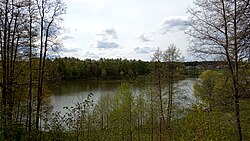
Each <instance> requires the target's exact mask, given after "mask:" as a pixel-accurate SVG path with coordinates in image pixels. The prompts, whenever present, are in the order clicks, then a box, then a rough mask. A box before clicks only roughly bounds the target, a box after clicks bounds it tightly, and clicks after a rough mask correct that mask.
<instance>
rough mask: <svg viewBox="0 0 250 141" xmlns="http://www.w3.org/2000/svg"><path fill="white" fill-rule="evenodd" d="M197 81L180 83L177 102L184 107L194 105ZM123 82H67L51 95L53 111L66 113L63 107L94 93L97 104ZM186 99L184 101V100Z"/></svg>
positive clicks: (53, 90)
mask: <svg viewBox="0 0 250 141" xmlns="http://www.w3.org/2000/svg"><path fill="white" fill-rule="evenodd" d="M195 80H196V79H192V78H188V79H185V80H182V81H180V82H178V85H179V86H180V90H181V92H182V94H181V98H180V95H176V98H175V99H176V100H175V101H176V102H178V103H180V104H184V105H189V104H192V103H193V102H194V101H195V98H194V96H193V84H194V82H195ZM120 84H121V81H103V80H91V81H89V80H87V81H86V80H74V81H66V82H64V83H62V84H61V85H60V86H58V87H53V89H52V94H51V97H50V98H51V105H53V111H62V112H63V111H64V109H63V107H71V106H74V104H75V103H77V102H81V101H84V100H85V99H86V97H87V95H88V94H90V93H93V94H94V97H93V100H94V102H95V103H96V102H97V101H98V99H99V98H100V96H101V95H105V94H111V95H113V94H115V93H116V90H117V88H118V87H119V86H120ZM138 89H141V88H134V89H133V93H137V92H138ZM183 93H184V95H183ZM183 99H184V100H183Z"/></svg>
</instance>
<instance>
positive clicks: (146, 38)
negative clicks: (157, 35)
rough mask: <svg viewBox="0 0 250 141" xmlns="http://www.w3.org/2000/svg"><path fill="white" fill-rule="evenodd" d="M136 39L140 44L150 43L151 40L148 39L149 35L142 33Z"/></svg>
mask: <svg viewBox="0 0 250 141" xmlns="http://www.w3.org/2000/svg"><path fill="white" fill-rule="evenodd" d="M138 39H139V40H140V41H141V42H149V41H152V39H151V38H150V37H149V35H147V34H145V33H143V34H141V36H139V37H138Z"/></svg>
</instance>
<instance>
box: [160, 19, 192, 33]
mask: <svg viewBox="0 0 250 141" xmlns="http://www.w3.org/2000/svg"><path fill="white" fill-rule="evenodd" d="M187 20H188V18H187V17H186V16H183V17H181V16H176V17H167V18H165V19H164V20H163V21H162V27H161V33H162V34H166V33H167V32H169V31H173V32H178V31H185V30H186V29H187V28H188V25H187V23H186V22H187Z"/></svg>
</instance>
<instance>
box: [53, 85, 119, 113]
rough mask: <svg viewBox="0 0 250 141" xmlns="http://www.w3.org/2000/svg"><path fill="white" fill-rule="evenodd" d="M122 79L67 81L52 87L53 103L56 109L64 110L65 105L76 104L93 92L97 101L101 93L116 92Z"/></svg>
mask: <svg viewBox="0 0 250 141" xmlns="http://www.w3.org/2000/svg"><path fill="white" fill-rule="evenodd" d="M120 83H121V82H120V81H98V80H92V81H86V80H74V81H66V82H64V83H62V84H61V85H60V86H59V87H53V88H52V89H51V91H52V94H51V103H52V105H53V109H54V111H64V109H63V107H65V106H67V107H70V106H74V104H75V103H77V102H81V101H84V100H85V99H86V97H87V95H88V94H90V93H93V94H94V97H93V100H94V102H96V101H97V100H98V99H99V97H100V96H101V94H114V93H115V92H116V89H117V88H118V86H119V85H120Z"/></svg>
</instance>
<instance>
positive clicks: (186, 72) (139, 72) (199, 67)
mask: <svg viewBox="0 0 250 141" xmlns="http://www.w3.org/2000/svg"><path fill="white" fill-rule="evenodd" d="M53 62H54V63H55V64H56V65H57V66H58V71H59V73H60V77H61V79H63V80H70V79H108V80H109V79H126V80H134V79H136V78H138V77H139V76H144V75H147V74H149V73H150V70H152V69H153V68H154V64H155V62H149V61H141V60H135V59H134V60H127V59H121V58H119V59H105V58H101V59H99V60H92V59H85V60H80V59H78V58H74V57H64V58H56V59H55V60H54V61H53ZM160 63H161V64H162V65H163V64H164V63H166V62H160ZM177 63H178V64H179V65H180V73H181V75H183V76H185V77H198V76H199V75H200V74H201V72H202V71H204V70H208V69H210V70H218V69H222V68H223V66H224V65H225V62H222V61H200V62H198V61H193V62H177Z"/></svg>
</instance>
